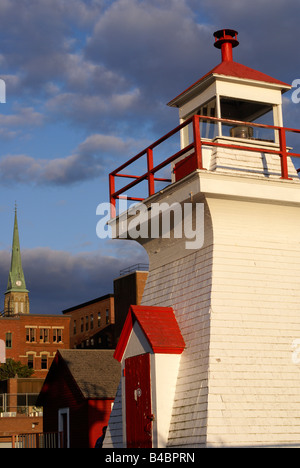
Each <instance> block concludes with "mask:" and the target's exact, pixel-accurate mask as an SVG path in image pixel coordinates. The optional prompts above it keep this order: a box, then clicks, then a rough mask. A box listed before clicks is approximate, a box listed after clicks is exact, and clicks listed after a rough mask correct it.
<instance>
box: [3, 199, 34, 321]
mask: <svg viewBox="0 0 300 468" xmlns="http://www.w3.org/2000/svg"><path fill="white" fill-rule="evenodd" d="M4 313H5V315H16V314H28V313H29V298H28V290H27V289H26V283H25V276H24V272H23V267H22V260H21V249H20V239H19V229H18V219H17V207H15V220H14V232H13V243H12V253H11V265H10V271H9V275H8V283H7V290H6V293H5V302H4Z"/></svg>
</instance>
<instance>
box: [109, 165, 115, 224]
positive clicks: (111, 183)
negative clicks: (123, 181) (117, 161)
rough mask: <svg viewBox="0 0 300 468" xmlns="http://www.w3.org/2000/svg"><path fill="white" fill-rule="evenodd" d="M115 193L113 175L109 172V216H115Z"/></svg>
mask: <svg viewBox="0 0 300 468" xmlns="http://www.w3.org/2000/svg"><path fill="white" fill-rule="evenodd" d="M114 193H115V176H114V175H113V174H109V199H110V200H109V201H110V217H111V218H115V217H116V199H115V197H114Z"/></svg>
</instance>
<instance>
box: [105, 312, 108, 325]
mask: <svg viewBox="0 0 300 468" xmlns="http://www.w3.org/2000/svg"><path fill="white" fill-rule="evenodd" d="M105 315H106V323H107V324H108V323H109V309H106V312H105Z"/></svg>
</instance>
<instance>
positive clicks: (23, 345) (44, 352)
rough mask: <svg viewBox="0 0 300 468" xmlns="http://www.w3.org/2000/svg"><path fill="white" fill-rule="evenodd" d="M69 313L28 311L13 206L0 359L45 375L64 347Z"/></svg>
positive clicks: (67, 342) (0, 322)
mask: <svg viewBox="0 0 300 468" xmlns="http://www.w3.org/2000/svg"><path fill="white" fill-rule="evenodd" d="M69 329H70V317H67V316H66V317H62V316H60V315H31V314H30V312H29V292H28V290H27V289H26V283H25V275H24V272H23V268H22V261H21V249H20V241H19V231H18V221H17V210H15V219H14V230H13V243H12V254H11V266H10V271H9V275H8V284H7V290H6V292H5V299H4V311H3V313H2V315H1V316H0V345H1V350H2V352H1V353H0V362H5V360H6V359H14V360H16V361H21V363H22V364H25V365H28V366H29V367H30V368H32V369H34V375H33V376H34V377H35V378H45V377H46V375H47V372H48V369H49V368H50V365H51V362H52V360H53V358H54V356H55V354H56V351H57V350H58V349H68V348H69V347H70V339H69Z"/></svg>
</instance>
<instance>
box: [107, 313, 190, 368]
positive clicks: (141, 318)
mask: <svg viewBox="0 0 300 468" xmlns="http://www.w3.org/2000/svg"><path fill="white" fill-rule="evenodd" d="M136 321H137V322H138V324H139V325H140V327H141V329H142V331H143V333H144V335H145V337H146V338H147V340H148V342H149V344H150V346H151V348H152V350H153V352H154V353H162V354H181V353H182V351H183V350H184V348H185V342H184V339H183V337H182V335H181V331H180V328H179V326H178V323H177V320H176V318H175V315H174V311H173V309H172V307H152V306H136V305H131V306H130V308H129V312H128V315H127V318H126V321H125V324H124V327H123V330H122V333H121V336H120V338H119V341H118V345H117V348H116V351H115V354H114V357H115V359H117V360H118V361H121V360H122V357H123V354H124V351H125V349H126V346H127V343H128V340H129V337H130V334H131V331H132V328H133V325H134V323H135V322H136Z"/></svg>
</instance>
